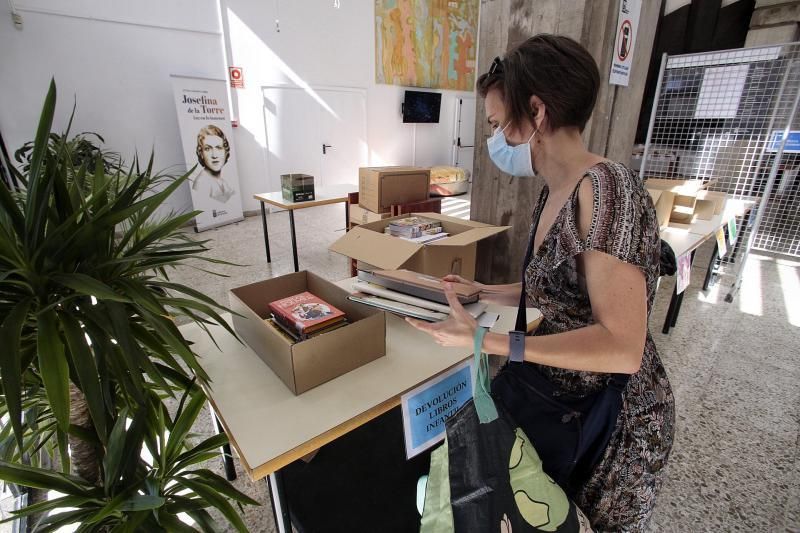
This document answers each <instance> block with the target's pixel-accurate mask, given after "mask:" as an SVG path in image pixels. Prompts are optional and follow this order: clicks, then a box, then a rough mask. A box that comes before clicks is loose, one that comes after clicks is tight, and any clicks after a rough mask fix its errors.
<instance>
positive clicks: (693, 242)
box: [661, 197, 758, 334]
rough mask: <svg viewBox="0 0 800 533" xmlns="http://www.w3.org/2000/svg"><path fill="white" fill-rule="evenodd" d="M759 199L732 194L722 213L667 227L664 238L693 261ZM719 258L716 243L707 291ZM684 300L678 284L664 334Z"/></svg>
mask: <svg viewBox="0 0 800 533" xmlns="http://www.w3.org/2000/svg"><path fill="white" fill-rule="evenodd" d="M757 201H758V199H757V198H755V197H747V198H741V199H733V198H732V197H729V198H726V200H725V203H724V205H723V209H722V212H721V213H720V214H718V215H714V216H713V217H711V218H710V219H709V220H700V219H696V220H694V221H692V223H691V224H686V225H683V224H681V225H678V227H667V228H664V229H662V230H661V238H662V239H664V240H665V241H666V242H667V243H668V244H669V245H670V247H672V250H673V251H674V252H675V258H676V259H677V258H679V257H681V256H683V255H685V254H691V260H690V261H693V260H694V252H695V250H697V248H699V247H700V245H701V244H703V243H704V242H706V241H707V240H708V239H710V238H712V237H714V236H715V234H716V232H717V231H718V230H719V229H720V228H724V227H725V226H726V225H727V224H729V223H730V222H731V220H733V219H735V218H736V217H739V216H744V215H746V214H747V213H748V211H750V210H751V209H752V208H753V206H754V205H755V204H756V202H757ZM717 259H719V248H718V246H717V245H715V246H714V252H713V253H712V254H711V260H710V261H709V263H708V269H707V270H706V276H705V279H704V280H703V290H704V291H705V290H708V286H709V283H710V282H711V279H712V276H713V272H714V265H715V264H716V262H717ZM682 303H683V293H681V294H678V293H677V286H676V288H675V290H673V292H672V298H671V299H670V302H669V308H668V309H667V316H666V317H665V318H664V326H663V328H662V330H661V331H662V333H664V334H667V333H669V330H670V328H672V327H675V324H676V322H677V320H678V314H679V313H680V309H681V304H682Z"/></svg>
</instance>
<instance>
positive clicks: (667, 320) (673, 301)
mask: <svg viewBox="0 0 800 533" xmlns="http://www.w3.org/2000/svg"><path fill="white" fill-rule="evenodd" d="M676 275H677V274H676ZM677 301H678V287H677V285H676V286H675V288H674V289H672V298H670V299H669V308H667V316H666V317H664V327H663V328H661V333H663V334H664V335H667V334H668V333H669V328H671V327H672V315H673V313H675V305H676V304H677Z"/></svg>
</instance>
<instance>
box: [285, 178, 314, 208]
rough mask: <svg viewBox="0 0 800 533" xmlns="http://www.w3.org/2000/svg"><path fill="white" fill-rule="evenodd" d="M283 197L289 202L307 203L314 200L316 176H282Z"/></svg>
mask: <svg viewBox="0 0 800 533" xmlns="http://www.w3.org/2000/svg"><path fill="white" fill-rule="evenodd" d="M281 195H282V196H283V199H284V200H286V201H288V202H307V201H309V200H313V199H314V176H310V175H308V174H281Z"/></svg>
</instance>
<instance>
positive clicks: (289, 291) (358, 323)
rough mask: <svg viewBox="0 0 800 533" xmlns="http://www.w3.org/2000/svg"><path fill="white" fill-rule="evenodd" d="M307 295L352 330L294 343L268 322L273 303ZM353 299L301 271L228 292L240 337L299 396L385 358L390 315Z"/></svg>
mask: <svg viewBox="0 0 800 533" xmlns="http://www.w3.org/2000/svg"><path fill="white" fill-rule="evenodd" d="M303 291H308V292H310V293H311V294H313V295H315V296H318V297H320V298H322V299H323V300H325V301H326V302H329V303H330V304H332V305H333V306H334V307H338V308H339V309H340V310H341V311H343V312H344V313H345V315H346V316H347V319H348V320H349V321H350V324H348V325H347V326H343V327H341V328H338V329H335V330H333V331H329V332H327V333H323V334H320V335H318V336H316V337H312V338H310V339H308V340H304V341H300V342H296V343H292V342H290V341H289V340H288V339H287V338H286V336H285V335H284V334H283V333H281V332H280V331H279V330H278V329H277V328H276V327H275V326H273V325H272V324H270V323H269V322H265V319H266V318H269V316H270V310H269V303H270V302H274V301H275V300H280V299H281V298H286V297H289V296H293V295H295V294H298V293H301V292H303ZM348 295H349V293H348V292H347V291H345V290H343V289H341V288H340V287H337V286H336V285H334V284H333V283H331V282H329V281H327V280H324V279H322V278H321V277H319V276H317V275H315V274H312V273H310V272H306V271H301V272H295V273H293V274H287V275H285V276H280V277H277V278H273V279H268V280H265V281H260V282H257V283H252V284H250V285H245V286H243V287H236V288H235V289H231V291H230V295H229V297H230V304H231V310H232V311H234V313H239V314H240V315H242V316H237V315H236V314H234V315H233V327H234V329H235V330H236V333H237V334H238V335H239V336H240V337H241V338H242V339H243V340H244V341H245V342H246V343H247V345H248V346H250V348H252V350H253V351H254V352H256V354H258V356H259V357H260V358H261V359H262V360H263V361H264V362H265V363H267V365H268V366H269V367H270V368H271V369H272V371H273V372H275V375H277V376H278V377H279V378H280V379H281V380H282V381H283V382H284V383H285V384H286V386H287V387H289V389H290V390H291V391H292V392H294V393H295V394H300V393H303V392H305V391H307V390H309V389H313V388H314V387H316V386H318V385H322V384H323V383H325V382H326V381H330V380H332V379H334V378H336V377H338V376H341V375H342V374H346V373H347V372H350V371H351V370H354V369H356V368H358V367H360V366H362V365H365V364H367V363H369V362H370V361H374V360H375V359H378V358H379V357H383V356H384V355H386V314H385V313H384V312H383V311H381V310H378V309H375V308H372V307H368V306H365V305H359V304H357V303H355V302H351V301H350V300H348V299H347V296H348Z"/></svg>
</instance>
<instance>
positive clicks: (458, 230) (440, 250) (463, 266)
mask: <svg viewBox="0 0 800 533" xmlns="http://www.w3.org/2000/svg"><path fill="white" fill-rule="evenodd" d="M409 216H419V217H424V218H429V219H433V220H439V221H441V222H442V227H443V230H444V231H445V232H446V233H449V234H450V236H448V237H445V238H443V239H439V240H437V241H433V242H430V243H428V244H417V243H413V242H410V241H407V240H405V239H401V238H400V237H393V236H392V235H387V234H385V233H383V230H384V228H385V227H386V226H388V225H389V224H390V223H391V221H392V220H399V219H402V218H406V217H409ZM509 227H510V226H492V225H490V224H484V223H482V222H475V221H472V220H463V219H460V218H455V217H449V216H447V215H440V214H438V213H413V214H409V215H400V216H396V217H391V218H387V219H385V220H379V221H377V222H370V223H368V224H362V225H360V226H357V227H355V228H353V229H351V230H350V231H349V232H348V233H346V234H345V235H344V236H343V237H341V238H340V239H339V240H337V241H336V242H334V243H333V244H332V245H331V246H330V248H329V249H330V250H331V251H334V252H338V253H340V254H342V255H346V256H347V257H351V258H353V259H356V260H357V261H358V267H359V268H361V269H364V270H374V269H380V270H396V269H400V268H404V269H407V270H413V271H414V272H419V273H422V274H428V275H431V276H437V277H442V276H446V275H447V274H458V275H460V276H463V277H464V278H466V279H470V280H471V279H474V278H475V257H476V251H477V247H478V241H480V240H483V239H485V238H487V237H491V236H492V235H497V234H498V233H502V232H504V231H506V230H507V229H508V228H509Z"/></svg>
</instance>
